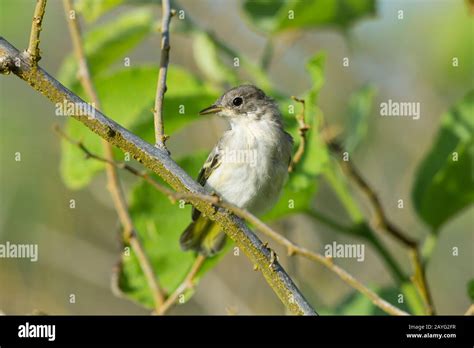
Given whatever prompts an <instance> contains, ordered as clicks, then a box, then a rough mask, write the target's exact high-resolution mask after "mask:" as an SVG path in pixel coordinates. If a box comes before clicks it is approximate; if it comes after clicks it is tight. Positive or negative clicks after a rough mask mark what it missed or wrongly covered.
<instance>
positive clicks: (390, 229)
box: [328, 141, 434, 314]
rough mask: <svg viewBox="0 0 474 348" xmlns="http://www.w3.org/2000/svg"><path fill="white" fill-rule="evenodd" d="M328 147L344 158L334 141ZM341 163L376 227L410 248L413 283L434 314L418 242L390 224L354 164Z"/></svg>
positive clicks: (374, 194) (428, 312) (348, 162)
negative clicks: (368, 208) (363, 197)
mask: <svg viewBox="0 0 474 348" xmlns="http://www.w3.org/2000/svg"><path fill="white" fill-rule="evenodd" d="M328 146H329V148H330V149H331V150H332V151H333V152H335V153H336V154H337V155H338V156H339V157H340V158H342V154H343V149H342V146H341V145H339V144H338V143H336V142H334V141H333V142H330V143H328ZM339 162H340V164H341V168H342V170H343V171H344V173H345V174H346V175H347V177H349V179H351V180H352V181H353V182H354V183H355V184H356V186H357V187H359V189H360V190H361V191H362V192H363V193H364V194H365V196H366V197H367V199H368V200H369V202H370V204H371V206H372V207H373V210H374V212H373V214H374V219H373V223H374V225H375V226H374V227H375V228H380V229H382V230H384V231H385V232H387V233H388V234H390V235H391V236H392V237H393V238H395V239H396V240H397V241H399V242H400V243H402V244H403V245H404V246H405V247H407V248H408V251H409V253H410V256H411V261H412V265H413V268H414V274H413V276H412V281H413V283H414V285H415V286H416V288H417V290H418V292H419V293H420V295H421V297H422V298H423V301H424V303H425V308H426V312H427V314H434V306H433V300H432V297H431V293H430V290H429V287H428V284H427V281H426V274H425V270H424V266H423V261H422V259H421V255H420V252H419V250H418V241H416V240H414V239H412V238H411V237H409V236H407V235H406V233H405V232H403V231H401V230H400V229H399V228H398V227H397V226H395V225H394V224H393V223H392V222H390V220H389V219H388V218H387V215H386V214H385V210H384V209H383V207H382V203H381V202H380V199H379V197H378V195H377V194H376V193H375V190H374V189H373V188H372V187H371V186H370V185H369V183H368V182H367V181H366V180H365V179H364V178H363V177H362V174H360V173H359V171H358V170H357V168H356V167H355V166H354V165H353V163H352V162H351V161H344V160H340V161H339Z"/></svg>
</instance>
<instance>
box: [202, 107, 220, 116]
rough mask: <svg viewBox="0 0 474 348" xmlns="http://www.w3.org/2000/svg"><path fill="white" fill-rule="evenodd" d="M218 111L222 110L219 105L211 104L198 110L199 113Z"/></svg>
mask: <svg viewBox="0 0 474 348" xmlns="http://www.w3.org/2000/svg"><path fill="white" fill-rule="evenodd" d="M219 111H222V107H221V106H218V105H211V106H209V107H208V108H205V109H204V110H201V111H199V115H209V114H215V113H218V112H219Z"/></svg>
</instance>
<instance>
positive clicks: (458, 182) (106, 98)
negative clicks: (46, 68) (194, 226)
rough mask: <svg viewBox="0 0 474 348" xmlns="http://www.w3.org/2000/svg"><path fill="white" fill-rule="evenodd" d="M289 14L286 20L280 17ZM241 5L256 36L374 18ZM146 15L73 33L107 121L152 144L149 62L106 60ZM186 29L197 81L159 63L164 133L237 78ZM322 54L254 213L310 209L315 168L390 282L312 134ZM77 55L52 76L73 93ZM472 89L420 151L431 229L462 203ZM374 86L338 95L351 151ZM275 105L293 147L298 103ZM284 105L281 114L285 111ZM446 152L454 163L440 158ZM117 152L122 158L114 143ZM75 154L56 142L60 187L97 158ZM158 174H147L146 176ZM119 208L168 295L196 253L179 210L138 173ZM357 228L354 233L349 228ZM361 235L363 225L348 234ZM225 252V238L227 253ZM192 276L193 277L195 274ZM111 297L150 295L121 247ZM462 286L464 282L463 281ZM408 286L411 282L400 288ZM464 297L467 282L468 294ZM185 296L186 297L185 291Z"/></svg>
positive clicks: (363, 7) (71, 127)
mask: <svg viewBox="0 0 474 348" xmlns="http://www.w3.org/2000/svg"><path fill="white" fill-rule="evenodd" d="M153 2H154V1H145V0H142V1H140V0H138V1H132V0H78V1H76V3H77V5H78V6H77V8H78V10H79V11H80V13H81V14H82V15H83V16H84V17H85V18H86V19H87V20H88V21H90V22H91V23H93V22H94V21H95V20H97V19H98V18H99V17H100V16H101V15H103V14H104V13H106V12H107V11H109V10H111V9H113V8H115V7H116V6H119V5H121V4H128V5H130V4H142V3H153ZM290 10H293V11H294V13H295V19H291V18H289V17H288V11H290ZM243 13H244V15H245V17H246V18H247V19H248V21H249V23H250V24H251V25H252V26H254V27H255V28H257V29H258V30H260V31H263V32H264V33H266V34H267V35H275V34H277V33H280V32H282V31H285V30H289V29H292V30H297V29H298V30H302V29H307V28H315V27H321V26H331V27H334V28H339V29H347V27H348V26H350V25H351V24H352V23H354V22H355V21H356V20H359V19H361V18H364V17H367V16H372V15H374V14H375V1H373V0H366V1H364V0H360V1H357V0H341V1H336V0H313V1H291V0H290V1H283V0H277V1H272V2H270V1H264V0H247V1H245V2H244V3H243ZM154 18H155V15H154V14H153V13H152V12H151V11H147V10H143V9H142V8H140V7H139V8H138V9H136V10H133V11H129V12H126V13H124V14H122V15H120V16H119V17H118V18H111V19H109V20H108V21H106V22H105V23H101V24H96V25H95V26H94V27H93V28H92V29H91V30H90V31H89V32H88V33H86V34H85V37H84V40H85V50H86V54H87V58H88V60H89V64H90V66H91V72H92V77H93V80H94V82H95V85H96V88H97V91H98V94H99V97H100V100H101V103H102V110H103V111H104V113H105V114H107V115H108V116H109V117H111V118H112V119H114V120H115V121H117V122H118V123H120V124H121V125H123V126H124V127H127V128H129V129H131V130H132V131H133V132H134V133H136V134H137V135H138V136H140V137H142V138H144V139H145V140H147V141H149V142H153V139H154V135H153V118H152V107H153V100H154V94H155V88H156V79H157V74H158V69H157V67H152V66H145V65H139V66H137V65H134V66H133V67H129V66H126V65H125V66H124V64H120V66H114V65H113V64H114V63H117V62H118V61H123V59H124V57H126V54H127V52H129V51H131V50H132V49H133V48H134V47H136V46H137V45H138V44H139V43H140V42H142V41H143V40H144V39H146V38H147V37H148V36H149V35H151V34H153V33H154V28H155V27H156V25H157V24H156V22H155V21H154ZM187 28H188V30H189V32H190V33H191V34H192V37H193V39H194V43H193V45H194V47H193V49H194V59H195V62H196V64H197V66H198V67H199V69H200V71H201V72H202V74H203V76H204V77H205V79H206V80H205V81H203V80H201V79H199V78H198V77H197V76H195V75H194V74H192V73H191V72H189V71H187V70H185V69H183V68H181V67H178V66H176V65H173V64H171V65H170V67H169V72H168V79H167V86H168V90H167V93H166V99H165V103H164V115H165V118H164V122H165V131H166V133H167V134H169V135H172V134H173V133H174V132H176V131H177V130H179V129H181V128H182V127H186V126H189V125H191V124H192V123H193V122H194V120H196V118H195V117H194V116H195V115H197V113H198V111H199V110H200V109H202V108H204V107H206V106H208V105H210V104H211V103H212V102H213V101H214V100H215V99H216V98H217V97H218V95H219V94H220V93H221V92H222V91H220V90H218V89H217V88H216V86H223V85H229V84H230V85H236V84H239V83H242V82H244V81H240V80H239V77H238V75H237V74H236V72H235V69H233V67H232V65H230V64H228V63H226V62H224V61H223V60H221V54H222V53H225V54H228V55H231V56H232V55H233V54H234V53H235V52H233V50H232V49H231V48H229V47H227V46H225V43H222V42H220V41H218V39H217V38H216V37H215V36H214V35H212V34H210V33H209V32H205V31H203V30H200V29H199V28H197V27H196V26H195V25H194V23H193V22H191V21H189V23H188V27H187ZM239 57H240V59H241V61H242V67H243V68H244V69H245V70H247V72H248V73H249V74H250V75H251V76H252V78H253V79H254V81H252V82H253V83H256V84H258V85H259V86H260V87H262V88H267V87H268V88H269V90H268V92H273V91H275V90H276V89H275V88H274V86H272V85H271V83H270V82H269V79H268V78H267V77H266V76H265V72H264V71H262V69H261V68H260V67H259V66H258V64H255V63H253V62H252V61H250V60H249V59H248V58H247V57H245V56H243V55H241V54H240V53H239ZM324 63H325V55H324V54H321V53H319V54H316V55H314V56H313V57H312V58H311V59H310V60H309V61H308V62H307V70H308V73H309V75H310V77H311V79H312V85H311V87H310V88H309V89H308V90H307V91H306V92H305V93H303V94H302V97H303V98H304V99H305V101H306V105H305V109H304V116H305V120H306V122H307V123H308V124H309V126H310V131H309V132H308V133H307V143H306V149H305V152H304V156H303V158H302V160H301V161H300V162H299V163H298V164H297V165H296V170H295V171H294V172H293V173H292V174H291V176H290V179H289V182H288V183H287V185H286V186H285V188H284V192H283V194H282V197H281V199H280V201H279V202H278V204H277V205H276V206H275V207H274V209H272V211H271V212H269V213H268V214H267V215H266V216H265V217H264V218H265V219H266V220H268V221H272V220H276V219H279V218H282V217H283V216H285V215H289V214H295V213H297V212H310V210H311V206H312V204H311V203H312V200H313V199H314V197H315V196H316V193H317V188H318V184H317V182H318V180H317V179H318V177H319V176H320V175H321V174H322V173H325V176H326V178H327V179H328V181H329V182H330V184H331V186H332V187H333V189H334V190H335V191H336V194H337V196H338V198H339V199H340V200H341V202H342V205H343V206H344V207H345V209H346V210H347V213H348V215H349V216H350V217H351V220H352V222H353V223H354V226H355V227H354V226H351V227H350V228H348V229H347V231H346V232H347V233H351V234H353V235H356V236H358V237H362V238H366V239H368V240H369V241H370V242H372V243H373V244H374V246H375V247H376V249H377V251H378V252H379V253H380V255H381V256H382V257H383V258H384V259H385V260H386V261H387V263H388V265H389V266H391V267H392V269H393V270H395V273H396V274H398V281H400V284H398V286H400V287H404V285H403V284H402V283H401V282H402V281H403V280H404V279H403V276H402V275H401V271H400V270H399V268H398V267H397V265H395V264H394V262H393V260H392V259H391V258H390V255H389V254H388V253H387V252H386V251H385V249H383V247H382V246H381V244H380V243H379V242H378V241H377V239H376V238H375V237H374V234H373V231H372V230H371V229H370V228H369V227H368V226H367V225H366V224H364V222H363V221H362V217H363V216H362V213H361V212H360V209H359V208H358V207H356V204H355V203H354V200H353V198H352V196H351V192H350V191H349V189H348V185H347V182H346V181H345V179H344V178H343V177H342V176H341V174H340V173H339V171H338V170H337V168H336V165H335V162H334V161H331V158H330V156H329V151H328V148H327V146H326V144H325V143H324V141H323V139H322V138H321V135H320V133H319V132H318V130H320V129H321V127H322V125H323V113H322V111H321V109H320V108H319V107H318V97H319V94H320V91H321V88H322V86H323V84H324V81H325V73H324ZM76 72H77V63H76V62H75V60H74V58H73V57H72V55H71V56H69V57H68V58H67V59H66V60H65V61H64V65H63V67H62V69H61V72H60V75H59V78H60V80H61V81H62V82H63V83H64V84H66V85H67V86H68V87H70V88H71V89H72V90H74V91H75V92H77V93H78V94H79V95H81V96H83V97H84V92H83V91H82V89H81V87H80V84H79V81H78V80H77V75H76ZM473 95H474V94H473V93H472V92H471V93H469V94H468V95H467V96H466V98H465V99H463V100H462V101H461V102H460V103H458V104H457V105H456V106H454V107H453V109H452V110H451V111H450V112H448V113H447V114H446V115H445V116H444V119H443V122H442V126H441V130H440V132H439V134H438V136H437V139H436V140H435V142H434V145H433V148H432V150H431V151H430V152H429V154H428V155H427V156H426V157H425V159H424V160H423V161H422V164H421V166H420V169H419V171H418V174H417V177H416V181H415V184H414V186H413V201H414V204H415V208H416V210H417V212H418V214H419V215H420V217H421V218H422V219H423V220H424V221H425V222H426V223H427V224H429V225H430V226H431V227H432V228H433V229H434V230H438V229H439V227H440V226H441V225H442V224H443V223H445V222H446V221H447V220H448V219H449V218H451V217H452V216H453V215H454V214H456V213H457V212H459V211H460V210H461V209H463V208H465V207H466V206H467V205H469V204H471V203H472V202H473V199H474V187H473V185H472V184H473V183H472V170H473V169H472V168H473V163H472V161H473V158H474V153H473V144H474V143H473V139H472V135H473V133H474V132H473V121H474V117H472V115H473V110H472V108H473V103H474V101H473ZM374 96H375V87H373V86H371V85H367V86H363V87H362V88H360V89H359V90H358V91H356V92H355V93H354V94H353V95H352V96H350V98H349V108H348V112H347V117H348V119H349V120H350V122H349V125H350V126H349V127H348V129H347V131H346V133H345V138H346V141H345V142H344V144H345V147H346V150H347V151H351V152H352V151H355V150H356V149H357V148H358V145H359V144H361V143H362V142H363V141H364V139H365V138H366V136H367V134H368V124H369V122H370V116H371V113H372V104H373V99H374ZM275 98H276V99H277V101H278V102H279V104H280V107H281V110H282V112H283V115H284V118H285V123H286V124H287V126H288V127H287V129H288V131H289V132H290V133H291V134H292V136H293V137H294V139H295V141H296V144H295V149H296V147H297V146H298V144H299V141H300V138H299V135H298V125H297V123H296V122H295V115H297V114H298V113H299V112H303V109H302V106H301V105H299V103H297V102H295V101H293V100H292V99H290V98H289V96H284V95H279V94H275ZM290 110H291V111H290ZM67 132H68V133H69V134H70V135H71V136H72V137H73V138H75V139H79V140H82V141H83V143H84V144H85V145H86V146H87V148H89V149H90V150H91V151H93V152H94V153H97V154H102V152H103V151H102V145H101V141H100V139H99V138H98V137H97V136H96V135H95V134H92V133H91V132H90V131H89V130H88V129H86V128H85V127H84V126H83V125H82V124H80V123H78V122H77V121H75V120H71V119H70V120H68V121H67ZM455 151H456V152H457V153H458V156H459V159H458V161H453V160H452V153H453V152H455ZM116 156H117V159H120V160H122V159H123V154H121V153H120V152H119V151H116ZM205 156H206V154H205V153H202V152H201V151H196V152H194V153H189V154H187V155H186V156H184V157H182V158H175V160H177V161H178V163H179V164H180V166H181V167H182V168H184V169H185V170H186V172H188V173H189V174H190V175H192V176H196V175H197V173H198V171H199V168H200V166H201V165H202V163H203V162H204V159H205ZM83 157H84V156H83V153H82V152H81V150H79V149H78V148H77V147H76V146H74V145H70V144H68V143H66V142H63V143H62V162H61V173H62V176H63V179H64V182H65V183H66V185H67V186H68V187H70V188H73V189H79V188H83V187H84V186H86V185H87V184H89V183H90V181H91V180H92V178H93V177H94V176H95V175H96V174H97V173H98V172H100V171H101V170H102V169H103V168H104V166H103V164H101V163H99V162H97V161H92V160H88V161H85V160H83ZM156 179H157V180H160V179H159V178H156ZM130 211H131V215H132V217H133V220H134V223H135V224H136V227H137V230H138V232H139V233H140V238H141V240H142V241H143V244H144V247H145V250H146V252H147V254H148V256H149V257H150V259H151V262H152V264H153V266H154V267H155V270H156V272H157V274H158V276H159V280H160V283H161V284H162V285H163V287H164V288H165V290H166V291H167V292H168V293H171V292H172V291H174V290H175V289H176V288H177V286H178V285H179V284H180V283H181V282H182V281H183V279H184V277H185V276H186V274H187V272H188V270H189V269H190V267H191V265H192V264H193V262H194V260H195V259H196V255H195V254H192V253H189V252H187V253H185V252H182V251H181V250H180V247H179V243H178V240H179V235H180V234H181V232H182V231H183V230H184V229H185V227H186V226H187V224H188V223H189V222H190V220H191V219H190V208H189V206H186V207H180V206H179V204H175V205H173V204H172V203H171V202H170V201H169V199H168V198H167V197H165V196H164V195H162V194H161V193H159V192H157V191H156V190H155V189H153V188H152V187H151V186H150V185H147V184H146V183H145V182H143V181H138V182H137V183H136V184H135V185H134V187H133V188H132V190H131V192H130ZM362 225H363V226H365V228H364V229H363V230H361V229H358V228H356V227H357V226H362ZM360 231H363V232H360ZM229 248H230V243H229V245H228V246H227V250H229ZM224 254H225V253H224V252H223V253H221V254H219V255H218V256H216V257H213V258H210V259H208V260H207V261H206V264H205V266H204V267H203V268H202V269H201V271H200V273H199V277H200V276H202V275H203V274H204V273H205V272H206V271H207V270H208V269H210V268H212V267H213V266H214V265H215V264H216V263H217V262H218V261H219V259H220V258H221V257H222V256H223V255H224ZM199 277H198V278H199ZM116 279H117V280H118V283H117V285H118V288H119V289H120V290H121V291H122V293H123V294H124V295H125V296H127V297H130V298H131V299H133V300H134V301H136V302H138V303H140V304H141V305H143V306H146V307H149V308H151V307H152V297H151V294H150V290H149V289H148V287H147V283H146V280H145V277H144V275H143V273H142V271H141V269H140V266H139V264H138V262H137V260H136V258H135V256H134V255H133V252H131V254H130V256H128V255H126V254H123V255H122V267H121V268H120V270H119V274H118V276H117V277H116ZM471 288H472V286H471V287H470V289H471ZM405 290H406V293H407V294H408V293H410V291H412V290H413V289H412V288H406V289H405ZM395 292H396V289H395V288H389V289H383V290H381V291H380V294H381V295H382V296H389V297H388V298H389V301H390V302H392V303H394V304H395V305H397V306H398V307H400V306H399V304H398V303H396V302H395V301H396V299H395V296H394V294H395ZM470 293H472V289H471V290H470ZM190 295H191V293H190V292H189V293H188V294H187V297H188V298H189V296H190ZM407 297H408V298H409V299H410V301H409V302H410V304H409V310H410V311H411V312H412V313H421V309H420V305H419V300H417V299H416V295H414V294H411V295H410V296H408V295H407ZM338 313H340V314H361V313H365V314H379V312H378V311H377V310H375V307H374V306H373V305H372V304H371V303H370V301H369V300H368V299H367V298H365V297H362V296H361V295H360V294H358V293H357V294H354V295H351V296H350V298H348V299H347V301H346V302H345V303H344V304H343V305H342V306H341V308H340V309H339V310H338Z"/></svg>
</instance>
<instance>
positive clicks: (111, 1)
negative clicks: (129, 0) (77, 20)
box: [75, 0, 124, 22]
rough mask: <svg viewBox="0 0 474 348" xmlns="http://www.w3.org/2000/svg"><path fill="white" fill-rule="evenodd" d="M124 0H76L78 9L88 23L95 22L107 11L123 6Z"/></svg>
mask: <svg viewBox="0 0 474 348" xmlns="http://www.w3.org/2000/svg"><path fill="white" fill-rule="evenodd" d="M123 2H124V0H76V2H75V4H76V9H77V11H78V12H80V13H81V14H82V15H83V16H84V18H85V19H86V20H87V21H88V22H93V21H95V20H96V19H97V18H99V17H100V16H102V15H103V14H104V13H106V12H107V11H110V10H111V9H113V8H115V7H117V6H118V5H120V4H122V3H123Z"/></svg>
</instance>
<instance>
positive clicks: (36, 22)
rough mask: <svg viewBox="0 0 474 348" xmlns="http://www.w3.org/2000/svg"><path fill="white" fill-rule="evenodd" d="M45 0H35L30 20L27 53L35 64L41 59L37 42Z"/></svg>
mask: <svg viewBox="0 0 474 348" xmlns="http://www.w3.org/2000/svg"><path fill="white" fill-rule="evenodd" d="M46 1H47V0H36V7H35V12H34V14H33V21H32V22H31V33H30V42H29V44H28V49H27V53H28V55H29V57H30V60H31V65H32V66H36V65H37V64H38V61H39V60H40V59H41V55H40V49H39V43H40V39H39V38H40V32H41V30H42V28H41V24H42V23H43V17H44V13H45V9H46Z"/></svg>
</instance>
